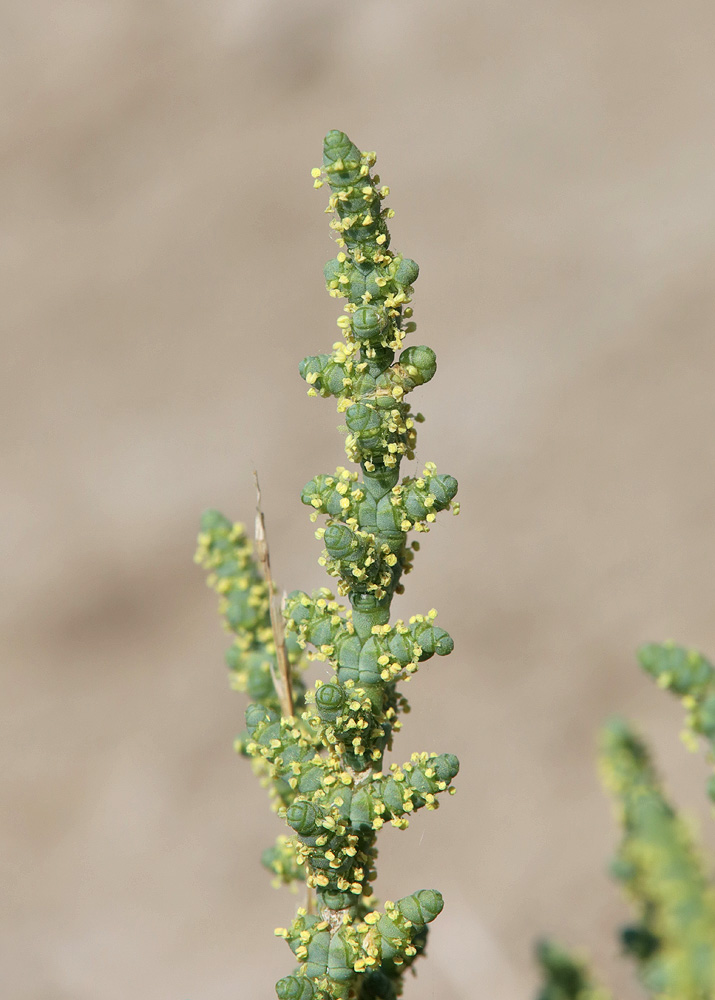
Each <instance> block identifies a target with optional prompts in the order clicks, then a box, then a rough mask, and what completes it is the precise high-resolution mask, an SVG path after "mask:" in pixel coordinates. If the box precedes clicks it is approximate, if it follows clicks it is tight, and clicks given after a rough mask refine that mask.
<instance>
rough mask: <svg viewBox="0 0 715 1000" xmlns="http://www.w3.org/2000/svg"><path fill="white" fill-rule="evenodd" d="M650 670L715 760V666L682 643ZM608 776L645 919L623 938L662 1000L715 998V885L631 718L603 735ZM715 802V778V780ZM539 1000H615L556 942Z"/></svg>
mask: <svg viewBox="0 0 715 1000" xmlns="http://www.w3.org/2000/svg"><path fill="white" fill-rule="evenodd" d="M638 657H639V660H640V663H641V666H642V667H643V669H644V670H645V671H646V672H647V673H649V674H650V675H651V676H652V677H653V678H654V679H655V680H656V683H657V684H658V686H659V687H662V688H665V689H667V690H669V691H672V693H673V694H675V695H677V696H679V697H680V698H681V700H682V703H683V705H684V707H685V709H686V712H687V716H686V727H685V730H684V732H683V739H684V742H685V744H686V746H688V747H689V748H690V749H697V745H698V737H699V736H700V737H704V738H705V740H706V741H707V742H708V743H709V745H710V747H709V751H708V756H709V759H710V760H711V761H715V667H713V665H712V664H711V663H709V662H708V660H706V659H705V657H704V656H702V655H701V654H700V653H697V652H695V651H694V650H687V649H684V648H683V647H681V646H675V645H674V644H672V643H664V644H662V645H657V644H651V645H647V646H643V647H642V649H641V650H640V651H639V654H638ZM600 769H601V774H602V777H603V782H604V784H605V786H606V788H607V789H608V791H609V793H610V794H611V795H612V797H613V800H614V802H615V805H616V810H617V815H618V820H619V823H620V826H621V829H622V839H621V842H620V845H619V847H618V851H617V853H616V856H615V858H614V860H613V863H612V874H613V876H614V877H615V878H616V879H618V880H619V881H620V882H622V883H623V886H624V889H625V892H626V895H627V897H628V899H629V901H630V902H631V904H632V906H633V909H634V911H635V914H634V920H633V921H632V923H630V924H628V925H627V926H626V927H623V928H621V930H620V939H621V945H622V948H623V951H624V953H625V954H626V955H627V956H628V957H629V958H630V959H631V960H632V961H633V962H634V963H635V966H636V971H637V975H638V979H639V981H640V983H641V985H642V987H643V989H644V990H645V992H646V994H647V995H648V996H650V997H653V998H657V1000H712V998H713V997H715V883H713V881H712V879H711V878H710V877H709V876H708V871H707V866H706V864H705V862H704V860H703V857H702V851H701V848H700V846H699V845H698V844H697V842H696V840H695V837H694V835H693V833H692V831H691V830H690V828H689V826H688V824H687V822H686V821H685V820H684V819H683V818H682V817H681V816H680V815H679V814H678V811H677V810H676V809H675V807H674V806H673V805H671V803H669V802H668V799H667V798H666V796H665V794H664V792H663V789H662V786H661V782H660V780H659V778H658V775H657V772H656V770H655V768H654V766H653V763H652V761H651V758H650V754H649V751H648V747H647V746H646V744H645V743H644V741H643V740H642V739H641V737H640V736H639V735H638V734H637V733H636V732H635V731H634V730H633V728H632V727H631V726H629V725H628V724H627V723H626V722H624V721H623V720H621V719H614V720H612V721H611V722H610V723H609V724H608V725H607V726H606V727H605V729H604V731H603V734H602V737H601V749H600ZM708 795H709V797H710V799H711V800H712V801H715V775H713V776H711V778H710V780H709V782H708ZM537 959H538V962H539V965H540V967H541V972H542V986H541V990H540V992H539V1000H609V998H610V994H609V992H608V991H607V990H605V989H604V988H603V987H601V986H599V985H598V984H597V983H596V982H595V981H594V979H593V978H592V975H591V973H590V971H589V969H588V966H587V964H586V963H585V962H584V961H583V960H582V959H581V958H580V957H576V956H574V955H573V954H571V953H569V952H568V951H567V950H565V949H564V948H562V947H561V946H559V945H557V944H554V943H553V942H551V941H543V942H541V943H540V944H539V946H538V948H537Z"/></svg>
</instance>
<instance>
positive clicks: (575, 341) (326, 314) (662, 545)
mask: <svg viewBox="0 0 715 1000" xmlns="http://www.w3.org/2000/svg"><path fill="white" fill-rule="evenodd" d="M0 24H1V27H2V30H1V31H0V46H1V47H2V54H3V61H2V69H1V70H0V73H1V77H2V89H3V94H4V100H3V102H2V107H1V108H0V150H1V167H0V169H1V178H0V202H1V204H0V210H1V212H2V217H3V226H2V230H3V231H2V237H0V254H1V255H2V279H0V280H2V283H3V285H4V288H3V291H2V312H3V326H4V335H3V357H4V364H3V376H2V377H3V382H4V386H3V389H2V394H1V399H0V406H2V420H1V424H0V426H1V431H0V433H1V434H2V480H3V490H2V498H1V502H2V509H3V516H2V523H3V526H4V530H3V532H2V536H3V538H2V545H3V555H2V601H1V603H0V612H1V614H2V617H3V646H4V649H3V652H2V671H3V688H4V692H5V693H4V697H3V709H4V716H5V717H4V719H3V721H2V727H1V734H2V735H1V737H0V739H2V743H3V767H2V773H1V774H0V803H1V805H2V809H1V815H2V820H1V823H2V830H1V837H2V852H1V857H2V861H1V862H0V864H1V865H2V882H3V885H4V887H5V888H4V891H3V907H2V909H3V917H2V921H3V923H2V932H1V934H0V938H1V940H2V944H0V950H2V951H3V952H4V956H3V958H2V963H1V964H2V967H3V974H2V975H3V980H4V987H3V994H4V996H6V997H8V998H13V1000H127V998H129V997H137V998H151V1000H236V998H244V997H246V998H256V1000H258V998H269V997H271V996H273V983H274V982H275V980H276V979H277V978H279V976H281V975H284V974H285V973H286V972H287V971H288V970H289V969H290V967H291V961H290V955H289V953H288V952H287V949H286V947H285V945H284V943H283V942H281V941H278V940H276V939H275V938H274V937H273V934H272V931H273V927H274V926H275V925H276V924H285V923H286V922H288V921H289V920H290V919H291V915H292V912H293V908H294V905H295V902H296V901H295V899H293V898H292V897H290V895H289V894H288V893H287V892H285V891H281V892H275V891H274V890H272V889H271V888H270V886H269V880H268V877H267V876H266V874H265V873H264V872H263V871H262V869H261V868H260V866H259V864H258V858H259V855H260V852H261V851H262V849H263V848H264V847H265V846H267V845H268V844H269V843H271V842H272V841H273V838H274V837H275V835H276V834H277V833H279V832H280V831H281V828H282V827H281V824H280V822H279V821H278V820H277V819H276V817H275V816H274V815H273V814H271V813H270V812H269V811H268V809H267V807H266V803H265V800H264V794H263V792H262V790H261V789H260V788H257V787H256V785H255V782H254V779H253V777H252V775H251V773H250V770H249V768H248V766H247V765H246V763H245V762H242V761H241V760H239V759H237V758H236V757H235V756H234V754H233V752H232V741H233V738H234V736H235V735H236V734H237V733H238V732H239V731H240V730H241V729H242V727H243V709H244V700H243V698H242V696H240V695H237V694H233V693H231V692H230V691H229V689H228V685H227V680H226V674H225V668H224V666H223V661H222V656H223V650H224V648H225V646H226V645H227V642H228V640H227V637H226V636H225V635H224V634H223V633H222V632H221V628H220V625H219V621H218V618H217V616H216V607H215V600H214V597H213V595H212V594H211V593H210V592H209V591H207V590H206V588H205V586H204V582H203V576H202V573H201V571H200V570H199V569H197V568H196V567H195V566H194V565H193V563H192V556H193V549H194V539H195V535H196V531H197V525H198V519H199V515H200V512H201V511H202V509H203V508H205V507H209V506H211V507H213V506H216V507H219V508H220V509H222V510H224V511H225V512H226V513H227V514H228V515H230V516H231V517H233V518H236V519H238V518H243V519H245V520H249V521H250V520H251V518H252V516H253V504H254V497H253V484H252V476H251V473H252V470H253V469H254V468H256V469H258V471H259V474H260V477H261V484H262V487H263V499H264V508H265V512H266V518H267V524H268V531H269V539H270V544H271V550H272V560H273V568H274V572H275V575H276V577H277V578H278V580H279V581H280V583H281V585H282V586H284V587H285V588H286V589H288V590H291V589H293V588H296V587H300V588H303V589H308V590H309V589H311V588H313V587H317V586H320V585H322V584H323V583H324V582H325V580H324V577H323V576H322V572H321V570H320V568H319V567H318V566H317V563H316V559H317V556H318V554H319V548H320V547H319V545H318V543H317V542H316V541H315V540H314V538H313V530H312V527H311V526H310V523H309V521H308V517H307V512H306V510H305V508H303V507H302V506H301V504H300V502H299V499H298V497H299V491H300V488H301V486H302V485H303V484H304V482H305V481H306V480H308V479H309V478H311V476H313V475H314V474H315V473H317V472H321V471H325V472H327V471H330V470H332V469H333V468H334V467H335V465H336V464H339V463H340V462H341V461H342V458H343V451H342V442H341V440H340V437H339V435H338V434H337V433H336V430H335V426H336V423H337V420H336V416H335V412H334V405H333V402H332V401H324V400H314V399H309V398H308V397H307V396H306V394H305V385H304V383H303V382H302V381H301V380H300V378H299V377H298V374H297V364H298V361H299V360H300V358H301V357H302V356H303V355H304V354H309V353H318V352H320V351H322V350H325V349H329V346H330V344H331V343H332V341H333V340H334V339H335V338H336V334H337V328H336V327H335V318H336V316H337V314H338V313H337V308H338V307H337V303H335V302H334V301H333V300H331V299H330V298H329V297H328V296H327V295H326V294H325V291H324V286H323V279H322V266H323V263H324V261H325V260H326V259H327V258H328V257H330V256H333V254H334V250H333V246H332V244H331V242H330V238H329V230H328V226H327V223H328V219H327V217H326V216H324V215H323V208H324V205H325V201H326V197H327V195H326V190H327V189H323V190H322V191H319V192H316V191H313V189H312V186H311V178H310V169H311V167H313V166H315V165H316V164H317V163H319V162H320V157H321V142H322V136H323V134H324V133H325V131H326V130H328V129H330V128H340V129H344V130H345V131H347V132H348V133H349V135H350V136H351V137H352V138H353V139H354V140H355V142H356V143H357V144H358V145H359V146H360V147H361V148H362V149H376V150H377V151H378V157H379V170H380V174H381V177H382V180H383V182H385V183H387V184H389V185H390V186H391V188H392V192H393V193H392V195H391V196H390V199H389V204H390V205H391V206H392V207H393V208H394V209H395V211H396V217H395V219H394V220H393V223H392V232H393V246H394V247H396V248H397V249H399V250H401V251H403V252H404V253H405V254H406V255H408V256H411V257H414V258H415V259H416V260H417V261H418V262H419V263H420V265H421V268H422V271H421V276H420V278H419V281H418V283H417V286H416V297H415V303H414V304H415V311H416V319H417V320H418V333H417V334H416V341H413V342H418V343H427V344H429V345H430V346H432V347H433V348H434V349H435V350H436V352H437V355H438V359H439V371H438V374H437V377H436V378H435V380H434V381H433V382H432V383H431V384H430V385H429V386H428V387H427V388H425V389H424V390H419V391H418V393H417V394H416V396H415V405H416V406H417V407H419V408H420V409H421V410H423V411H424V412H425V414H426V415H427V423H426V424H425V425H424V426H423V428H422V429H421V432H420V433H421V437H420V442H419V448H418V454H417V461H418V463H420V467H421V463H423V462H424V461H426V460H436V461H437V463H438V466H439V469H440V471H443V472H449V473H452V474H454V475H456V476H457V477H458V478H459V481H460V499H461V503H462V515H461V516H460V517H459V518H451V517H448V516H444V515H443V516H442V518H441V519H440V521H439V522H438V524H437V526H436V528H435V530H434V531H433V532H432V533H431V534H430V535H429V536H427V537H426V538H425V539H424V542H423V548H422V552H421V553H420V556H419V558H418V560H417V562H416V568H415V572H414V573H413V575H412V576H411V577H410V578H408V580H407V583H408V587H407V593H406V595H405V596H404V597H403V598H401V599H400V601H399V605H398V607H397V611H398V613H401V614H403V615H408V614H411V613H415V612H418V611H423V612H425V611H427V610H428V609H429V608H430V607H432V606H433V605H434V606H437V607H438V608H439V609H440V619H439V621H440V624H442V625H443V626H444V627H445V628H447V629H449V630H450V631H451V632H452V634H453V635H454V636H455V640H456V649H455V652H454V654H453V655H452V656H451V657H450V658H449V659H448V660H441V661H439V662H430V663H429V664H428V665H426V666H425V667H424V668H423V670H422V671H421V673H420V674H419V678H418V680H417V681H416V683H414V684H413V685H411V689H410V690H409V694H410V696H411V701H412V705H413V713H412V715H411V716H410V718H409V720H408V721H409V725H407V726H406V727H405V731H404V733H403V735H402V738H401V741H400V744H399V748H398V751H397V756H398V757H400V758H406V757H407V756H408V755H409V753H410V752H412V751H414V750H419V749H435V750H439V751H442V750H449V751H453V752H455V753H457V754H458V755H459V757H460V758H461V760H462V773H461V775H460V778H459V781H458V787H459V791H458V794H457V795H456V797H455V798H454V799H449V800H448V801H447V802H445V804H444V808H443V809H441V810H440V811H439V812H438V813H436V814H428V815H427V816H425V817H423V816H421V815H420V816H419V817H417V818H416V819H415V820H414V822H413V823H412V825H411V828H410V830H409V831H408V832H406V833H399V832H398V831H395V830H392V829H389V830H388V831H387V832H385V834H384V836H383V838H382V841H381V843H382V858H381V866H380V878H379V882H378V887H377V888H378V891H379V893H380V894H381V896H382V897H383V898H386V897H387V898H396V897H399V896H401V895H404V894H406V893H408V892H412V891H414V890H416V889H418V888H422V887H426V886H434V887H438V888H440V889H442V890H443V891H444V894H445V898H446V904H447V905H446V907H445V912H444V914H443V915H442V916H441V917H440V919H439V920H438V921H437V922H436V924H435V925H434V929H433V934H432V937H431V945H430V958H429V961H426V962H423V963H421V965H420V968H419V975H418V978H417V979H416V981H415V982H414V983H412V984H410V987H409V990H408V992H409V997H410V998H411V1000H427V998H437V997H439V998H441V1000H458V998H468V997H472V996H490V997H492V998H494V1000H502V998H503V1000H507V998H509V1000H512V998H528V997H530V996H532V994H533V992H534V988H535V982H536V976H535V971H534V967H533V964H532V948H533V942H534V940H535V939H536V938H537V937H538V936H540V935H542V934H545V933H548V934H553V935H555V936H557V937H559V938H560V939H561V940H563V941H565V942H567V943H569V944H571V945H578V946H583V947H584V948H586V949H588V951H589V952H590V954H591V955H592V957H593V960H594V963H595V965H596V967H597V968H598V970H599V973H600V974H601V975H602V977H603V978H604V979H605V980H606V981H607V982H608V984H609V985H610V986H611V987H612V988H613V989H614V990H616V991H617V994H618V996H619V997H622V998H635V997H636V996H637V995H638V990H637V988H636V986H635V985H634V983H633V981H632V979H631V975H630V969H628V968H627V967H626V965H625V963H622V962H621V961H620V959H619V957H618V952H619V946H618V944H617V942H616V939H615V936H614V928H615V927H616V926H618V925H619V924H620V923H622V922H623V921H624V920H625V919H626V917H627V913H628V910H627V907H626V906H625V904H624V903H623V902H622V900H621V897H620V894H619V890H618V888H617V887H616V886H614V885H612V884H611V882H610V881H609V879H608V877H607V874H606V866H607V861H608V858H609V856H610V854H611V852H612V849H613V847H614V845H615V842H616V835H615V831H614V827H613V825H612V820H611V815H610V808H609V805H608V803H607V801H606V799H605V797H604V795H603V794H602V791H601V789H600V787H599V783H598V778H597V775H596V773H595V766H594V763H595V762H594V757H595V748H596V742H597V732H598V728H599V726H600V724H601V723H602V721H603V720H604V719H605V718H606V717H607V716H608V715H609V714H610V713H613V712H620V713H623V714H625V715H627V716H628V717H630V718H632V719H633V720H635V721H636V723H637V724H638V725H639V726H640V727H641V728H642V730H643V731H644V732H645V733H646V734H647V736H648V738H649V740H650V741H651V742H652V744H653V747H654V749H655V752H656V754H657V758H658V761H659V765H660V767H661V769H662V770H663V772H664V773H665V775H666V776H667V779H668V784H669V787H670V789H671V791H672V795H673V797H674V798H675V800H676V801H677V802H678V803H679V804H680V805H682V806H684V807H685V808H686V809H687V810H688V812H689V813H690V814H691V815H692V816H693V817H694V822H697V823H699V824H701V825H702V826H704V827H705V830H706V837H708V836H709V840H710V843H711V844H712V843H713V838H712V836H711V835H708V834H707V824H708V820H709V817H708V814H707V808H706V806H705V804H704V795H703V784H704V780H705V775H706V765H705V764H704V762H703V761H702V759H701V757H700V756H691V755H689V754H688V753H687V752H686V751H685V749H684V748H683V747H682V745H681V744H680V742H679V739H678V732H679V729H680V726H681V719H682V712H681V709H680V706H678V705H677V704H676V703H675V702H674V701H673V700H672V699H670V698H669V697H668V696H666V695H663V694H662V693H660V692H659V691H658V690H656V689H655V687H654V685H652V683H651V682H650V681H649V680H648V679H647V678H646V677H644V676H642V675H641V673H640V671H639V669H638V668H637V666H636V663H635V658H634V650H635V648H636V647H637V645H638V644H639V643H641V642H642V641H644V640H646V639H650V638H654V639H660V638H668V637H672V638H674V639H677V640H680V641H682V642H685V643H688V644H692V645H695V646H698V647H700V648H702V649H703V650H704V651H706V652H707V651H709V652H710V653H711V654H712V653H713V652H715V616H714V614H713V611H714V610H715V609H714V603H713V577H712V574H713V564H714V563H715V537H714V536H713V518H712V514H713V509H714V504H715V468H714V463H713V459H714V455H713V426H714V425H715V395H714V394H713V371H714V368H713V366H714V365H715V338H714V337H713V319H714V318H715V289H714V287H713V277H712V276H713V267H714V265H715V190H714V181H715V152H714V149H715V146H714V143H713V122H714V121H715V69H714V68H713V67H714V65H715V64H714V62H713V49H714V46H715V12H714V11H713V7H712V4H710V3H706V2H702V3H701V2H697V0H693V2H686V3H683V4H672V3H669V2H666V0H629V2H628V3H625V4H624V3H623V2H616V0H600V2H598V3H593V2H586V0H545V2H542V3H537V4H535V3H533V2H526V0H512V2H504V0H499V2H497V0H479V2H472V3H470V2H467V0H443V2H442V3H440V4H426V3H423V4H419V3H408V2H404V0H393V2H390V3H378V2H374V0H364V2H362V3H360V4H352V5H349V4H346V5H342V4H341V5H336V4H335V3H327V2H323V0H300V2H296V0H294V2H290V3H289V2H285V0H283V2H279V0H263V2H258V0H204V2H201V3H199V2H197V0H174V2H171V3H170V2H168V0H93V2H91V3H87V2H86V0H65V2H64V3H62V4H61V5H60V4H56V3H51V2H49V0H34V2H33V3H31V4H23V3H20V2H19V0H18V2H12V0H4V2H3V3H2V4H1V5H0ZM407 471H408V470H407Z"/></svg>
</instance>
